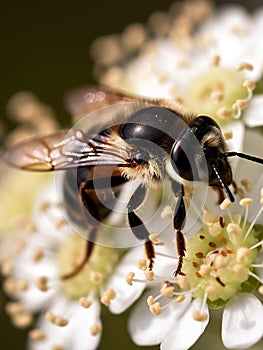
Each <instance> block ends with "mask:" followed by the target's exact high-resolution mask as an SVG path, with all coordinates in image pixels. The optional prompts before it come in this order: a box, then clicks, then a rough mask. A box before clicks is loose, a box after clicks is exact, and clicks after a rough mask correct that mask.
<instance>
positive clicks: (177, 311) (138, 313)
mask: <svg viewBox="0 0 263 350" xmlns="http://www.w3.org/2000/svg"><path fill="white" fill-rule="evenodd" d="M156 293H157V294H158V290H157V289H155V290H154V289H151V290H150V294H151V295H152V294H153V295H155V294H156ZM148 295H149V293H148ZM146 298H147V296H145V297H144V298H142V299H140V301H139V302H138V304H137V305H136V307H135V310H134V311H133V312H132V314H131V316H130V319H129V324H128V329H129V332H130V334H131V337H132V339H133V341H134V342H135V343H136V344H137V345H141V346H147V345H155V344H160V343H161V342H162V341H163V339H164V338H165V336H166V334H167V333H168V332H169V330H170V329H171V327H172V326H173V325H174V324H175V323H176V322H178V319H179V318H180V317H181V315H182V313H183V312H184V311H185V309H186V308H187V306H188V305H189V303H190V296H188V297H186V299H185V300H184V301H183V302H181V303H178V304H172V305H170V306H169V307H167V308H166V309H164V310H163V311H162V313H161V314H160V315H159V316H155V315H153V314H152V313H151V312H150V311H149V307H148V305H147V302H146ZM168 302H169V300H168Z"/></svg>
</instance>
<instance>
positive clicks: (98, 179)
mask: <svg viewBox="0 0 263 350" xmlns="http://www.w3.org/2000/svg"><path fill="white" fill-rule="evenodd" d="M70 103H71V104H73V107H72V106H71V107H72V108H73V109H75V112H76V110H77V112H78V113H83V114H84V113H91V114H89V115H90V116H91V117H92V118H89V115H88V117H87V118H84V119H88V120H89V123H88V126H85V128H84V130H83V129H80V128H78V125H77V127H74V128H73V129H70V130H62V131H59V132H57V133H54V134H52V135H47V136H40V137H35V138H32V139H29V140H26V141H24V142H22V143H19V144H17V145H14V146H12V147H10V148H9V149H7V150H6V151H5V155H4V158H5V160H6V162H7V163H9V164H10V165H11V166H14V167H17V168H20V169H24V170H31V171H57V170H67V173H66V176H65V179H64V190H63V191H64V201H65V207H66V210H67V212H68V215H69V216H70V217H71V218H72V220H75V221H76V222H77V221H78V220H80V218H79V214H80V212H81V209H80V208H81V207H84V208H85V224H86V226H87V231H88V239H87V243H86V244H87V246H86V250H85V256H84V258H83V260H82V262H81V263H80V264H79V265H78V266H77V267H76V268H74V270H72V271H71V272H69V273H68V274H66V275H63V276H62V278H63V279H68V278H71V277H73V276H75V275H76V274H77V273H78V272H79V271H80V270H81V269H82V268H83V267H84V266H85V264H86V263H87V262H88V261H89V259H90V256H91V254H92V251H93V248H94V244H95V243H94V242H95V240H96V236H97V233H98V231H99V228H100V225H101V223H103V222H104V221H105V220H106V219H107V217H108V216H109V215H110V214H111V211H112V210H111V204H112V202H114V198H116V196H115V197H114V196H112V194H113V193H114V194H116V193H120V192H121V191H122V188H123V185H124V184H127V183H129V181H131V180H134V179H139V182H140V183H139V185H138V186H137V188H136V189H135V190H134V192H133V194H132V195H131V197H130V198H129V200H127V204H126V210H127V218H128V224H129V226H130V228H131V231H132V232H133V234H134V235H135V236H136V237H137V238H138V239H139V240H143V241H144V244H145V251H146V255H147V260H148V268H149V269H150V270H151V269H153V266H154V260H155V249H154V246H153V243H152V241H151V240H150V239H149V237H150V234H149V231H148V229H147V227H146V226H145V224H144V223H143V220H142V219H141V218H140V217H139V215H138V214H137V213H136V211H137V209H138V208H139V207H140V206H141V205H142V204H143V203H144V201H145V198H146V196H147V189H148V188H152V189H154V188H155V186H156V184H158V183H160V182H161V181H163V180H164V179H168V181H169V182H170V185H171V191H172V193H173V195H174V197H175V199H176V204H175V209H174V215H173V222H172V226H173V229H174V231H175V235H176V246H177V253H178V263H177V267H176V269H175V272H174V274H175V276H176V275H178V274H182V275H183V274H184V273H183V272H182V267H183V261H184V257H185V254H186V242H185V238H184V234H183V231H184V226H185V221H186V205H185V186H186V185H187V184H188V183H193V182H195V181H198V182H202V183H205V184H207V185H208V186H210V187H212V188H213V189H219V191H221V193H224V196H226V197H228V198H229V200H230V201H231V202H234V195H233V193H232V191H231V190H230V187H229V186H230V185H231V184H232V185H234V181H233V175H232V169H231V166H230V164H229V161H228V158H230V157H234V156H237V157H241V158H245V159H247V160H250V161H252V162H256V163H260V164H263V159H261V158H258V157H254V156H251V155H247V154H244V153H239V152H234V151H228V150H227V146H226V143H225V141H224V137H223V134H222V131H221V129H220V127H219V125H218V124H217V123H216V122H215V121H214V120H213V119H212V118H210V117H208V116H205V115H196V114H194V113H191V112H186V111H185V110H184V109H183V108H182V106H180V105H179V104H177V103H175V102H171V101H167V100H165V99H151V98H146V97H138V96H131V95H126V94H124V93H122V92H119V91H115V90H112V89H109V88H103V87H91V88H87V89H85V90H83V91H82V92H81V93H79V94H78V95H77V97H76V96H75V97H74V96H73V100H71V101H70ZM107 106H111V107H108V108H102V107H107ZM90 120H91V121H90ZM73 184H74V186H73ZM101 193H103V198H104V199H103V200H101V196H100V195H99V194H101Z"/></svg>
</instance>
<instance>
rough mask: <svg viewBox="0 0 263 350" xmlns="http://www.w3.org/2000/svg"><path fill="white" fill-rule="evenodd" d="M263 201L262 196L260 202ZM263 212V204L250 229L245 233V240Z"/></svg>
mask: <svg viewBox="0 0 263 350" xmlns="http://www.w3.org/2000/svg"><path fill="white" fill-rule="evenodd" d="M261 201H262V198H261V199H260V204H263V201H262V203H261ZM262 213H263V205H262V207H261V208H260V209H259V211H258V213H257V214H256V216H255V218H254V220H253V221H252V222H251V224H250V226H249V228H248V230H247V233H246V234H245V237H244V241H245V240H246V239H247V237H248V236H249V234H250V233H251V231H252V230H253V227H254V226H255V223H256V222H257V220H258V219H259V217H260V215H261V214H262Z"/></svg>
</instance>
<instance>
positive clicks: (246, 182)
mask: <svg viewBox="0 0 263 350" xmlns="http://www.w3.org/2000/svg"><path fill="white" fill-rule="evenodd" d="M240 182H241V184H242V185H243V186H244V187H245V190H246V191H247V192H251V183H250V182H249V180H248V179H242V180H241V181H240Z"/></svg>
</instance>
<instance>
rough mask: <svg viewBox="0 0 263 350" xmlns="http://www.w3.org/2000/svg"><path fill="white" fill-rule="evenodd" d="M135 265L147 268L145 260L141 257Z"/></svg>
mask: <svg viewBox="0 0 263 350" xmlns="http://www.w3.org/2000/svg"><path fill="white" fill-rule="evenodd" d="M137 267H138V269H140V270H142V271H145V270H146V269H147V260H146V259H141V260H139V261H137Z"/></svg>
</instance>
